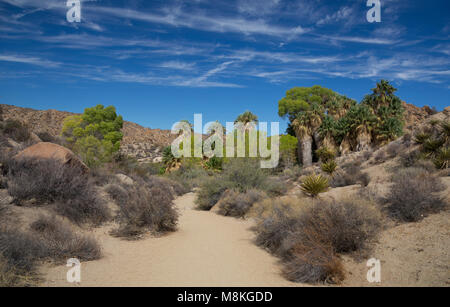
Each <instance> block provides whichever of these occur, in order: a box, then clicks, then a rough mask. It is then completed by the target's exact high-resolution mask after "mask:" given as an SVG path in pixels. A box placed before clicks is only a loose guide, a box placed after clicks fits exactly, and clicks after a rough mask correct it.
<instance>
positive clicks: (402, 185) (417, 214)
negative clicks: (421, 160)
mask: <svg viewBox="0 0 450 307" xmlns="http://www.w3.org/2000/svg"><path fill="white" fill-rule="evenodd" d="M444 189H445V187H444V185H443V184H442V183H441V181H440V178H438V177H436V176H434V175H432V174H430V173H429V172H427V171H426V170H424V169H423V168H406V169H403V170H399V171H397V173H396V174H395V175H394V177H393V185H392V187H391V190H390V192H389V194H388V195H387V196H386V198H385V199H384V201H385V203H386V204H387V211H388V213H389V215H390V216H391V217H393V218H394V219H396V220H399V221H403V222H416V221H419V220H421V219H423V218H424V217H425V216H427V215H428V214H430V213H434V212H438V211H440V210H442V209H444V208H445V207H446V203H445V201H444V200H443V199H442V198H441V197H440V196H439V195H437V193H438V192H441V191H443V190H444Z"/></svg>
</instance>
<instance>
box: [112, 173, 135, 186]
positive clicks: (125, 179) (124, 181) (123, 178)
mask: <svg viewBox="0 0 450 307" xmlns="http://www.w3.org/2000/svg"><path fill="white" fill-rule="evenodd" d="M115 177H116V178H117V180H119V181H120V182H121V183H122V184H125V185H133V184H134V180H133V179H131V178H130V177H128V176H127V175H124V174H116V176H115Z"/></svg>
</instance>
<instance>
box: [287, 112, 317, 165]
mask: <svg viewBox="0 0 450 307" xmlns="http://www.w3.org/2000/svg"><path fill="white" fill-rule="evenodd" d="M321 123H322V118H321V117H320V115H319V114H318V113H315V112H314V111H306V112H300V113H299V114H298V116H297V118H296V119H295V120H294V121H293V122H292V126H293V127H294V129H295V134H296V135H297V138H298V141H299V144H300V150H301V161H302V164H303V166H304V167H308V166H311V165H312V143H313V135H314V132H315V131H316V130H317V128H318V127H319V126H320V124H321Z"/></svg>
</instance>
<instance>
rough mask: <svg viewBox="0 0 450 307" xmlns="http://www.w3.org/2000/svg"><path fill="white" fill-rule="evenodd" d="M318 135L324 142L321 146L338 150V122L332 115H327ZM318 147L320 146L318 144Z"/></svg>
mask: <svg viewBox="0 0 450 307" xmlns="http://www.w3.org/2000/svg"><path fill="white" fill-rule="evenodd" d="M318 133H319V135H320V137H321V139H322V142H321V144H320V145H323V146H325V147H327V148H330V149H333V150H336V141H335V140H336V135H337V134H338V131H337V122H336V120H335V119H334V118H333V117H331V116H330V115H326V116H325V117H324V118H323V120H322V124H321V125H320V127H319V129H318ZM317 145H318V147H320V146H319V144H317Z"/></svg>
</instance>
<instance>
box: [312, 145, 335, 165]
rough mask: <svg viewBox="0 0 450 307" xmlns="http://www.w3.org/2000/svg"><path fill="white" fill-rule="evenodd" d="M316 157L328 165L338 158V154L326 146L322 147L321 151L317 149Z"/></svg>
mask: <svg viewBox="0 0 450 307" xmlns="http://www.w3.org/2000/svg"><path fill="white" fill-rule="evenodd" d="M316 155H317V156H318V157H319V159H320V160H321V161H322V162H324V163H326V162H328V161H330V160H333V159H334V158H335V157H336V153H335V152H334V151H333V150H332V149H330V148H328V147H326V146H322V147H320V148H319V149H317V150H316Z"/></svg>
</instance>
